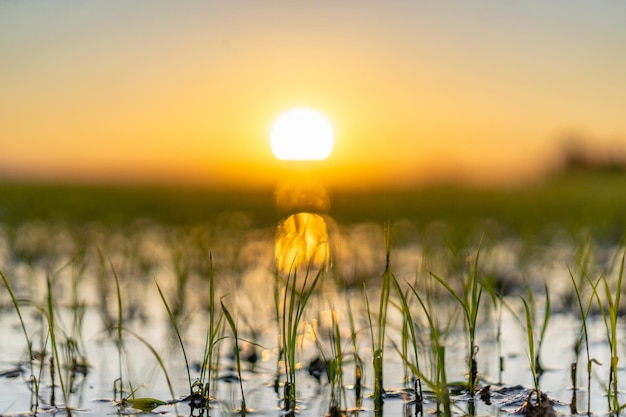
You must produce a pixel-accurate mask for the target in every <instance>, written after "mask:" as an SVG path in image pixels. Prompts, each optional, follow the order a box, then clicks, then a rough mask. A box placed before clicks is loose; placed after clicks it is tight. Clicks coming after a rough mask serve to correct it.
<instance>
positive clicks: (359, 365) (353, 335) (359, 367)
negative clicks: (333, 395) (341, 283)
mask: <svg viewBox="0 0 626 417" xmlns="http://www.w3.org/2000/svg"><path fill="white" fill-rule="evenodd" d="M345 295H346V309H347V311H348V322H349V323H350V342H351V349H352V358H353V360H354V397H355V400H354V411H359V410H361V407H362V404H363V392H362V382H361V380H362V378H363V362H362V361H361V357H360V356H359V347H358V342H357V330H356V326H355V324H354V314H353V313H352V303H351V301H350V296H349V295H348V292H347V291H346V293H345Z"/></svg>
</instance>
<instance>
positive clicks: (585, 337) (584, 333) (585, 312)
mask: <svg viewBox="0 0 626 417" xmlns="http://www.w3.org/2000/svg"><path fill="white" fill-rule="evenodd" d="M581 269H582V273H581V274H582V275H583V276H585V278H586V279H587V281H588V282H589V283H590V284H591V288H592V291H593V293H596V292H597V286H598V284H599V283H600V278H598V279H597V280H596V281H592V280H591V278H590V277H589V276H588V275H587V272H586V270H585V268H584V266H582V265H581ZM568 271H569V274H570V278H571V280H572V285H573V286H574V291H575V293H576V301H577V303H578V308H579V310H580V321H581V332H580V336H579V337H578V339H577V341H576V345H575V354H576V359H577V360H578V356H579V355H580V348H581V344H582V343H583V342H584V343H585V354H586V359H587V366H586V369H587V412H588V413H590V412H591V368H592V365H593V363H596V364H599V362H598V361H597V360H596V359H592V358H591V353H590V352H589V331H588V329H587V319H588V317H589V312H590V311H591V306H592V303H593V300H594V296H593V293H592V295H591V296H590V297H589V300H588V301H587V304H586V306H584V305H583V300H582V294H581V289H580V288H579V285H578V284H577V283H576V279H575V278H574V274H573V272H572V270H571V269H570V268H568ZM576 365H577V364H576V362H574V363H573V364H572V385H573V395H574V396H575V395H576V367H577V366H576ZM575 400H576V397H574V399H573V401H572V404H573V407H575V403H576V401H575ZM573 411H577V410H575V409H574V410H573Z"/></svg>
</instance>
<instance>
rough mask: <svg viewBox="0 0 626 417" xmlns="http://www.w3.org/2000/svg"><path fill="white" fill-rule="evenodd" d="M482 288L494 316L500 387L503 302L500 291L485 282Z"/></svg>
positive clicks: (502, 359)
mask: <svg viewBox="0 0 626 417" xmlns="http://www.w3.org/2000/svg"><path fill="white" fill-rule="evenodd" d="M483 287H484V288H485V289H486V290H487V292H488V293H489V296H490V297H491V303H492V305H493V308H494V314H495V316H496V340H495V342H496V356H497V357H498V384H499V385H502V373H503V372H504V356H503V355H502V311H503V305H504V300H503V299H502V291H499V290H497V289H496V288H494V287H493V285H491V284H490V283H489V281H486V282H485V283H484V284H483Z"/></svg>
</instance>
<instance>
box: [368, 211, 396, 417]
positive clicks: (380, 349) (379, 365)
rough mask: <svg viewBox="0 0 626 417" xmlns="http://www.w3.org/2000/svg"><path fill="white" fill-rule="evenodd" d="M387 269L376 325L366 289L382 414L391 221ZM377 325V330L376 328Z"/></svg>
mask: <svg viewBox="0 0 626 417" xmlns="http://www.w3.org/2000/svg"><path fill="white" fill-rule="evenodd" d="M384 234H385V270H384V272H383V277H382V283H381V288H380V299H379V302H378V316H377V323H376V326H374V324H373V321H372V312H371V309H370V303H369V299H368V297H367V291H365V288H364V289H363V291H364V297H365V303H366V308H367V318H368V321H369V326H370V334H371V342H372V352H373V355H374V356H373V360H372V365H373V368H374V414H375V415H376V416H382V413H383V402H384V396H385V388H384V385H383V355H384V348H385V327H386V325H387V308H388V306H389V297H390V291H391V275H392V274H391V265H390V257H391V241H390V236H389V223H385V228H384ZM374 327H376V331H375V330H374Z"/></svg>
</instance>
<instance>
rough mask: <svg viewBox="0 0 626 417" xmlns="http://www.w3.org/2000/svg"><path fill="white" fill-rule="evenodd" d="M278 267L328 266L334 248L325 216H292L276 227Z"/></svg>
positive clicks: (285, 271)
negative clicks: (329, 242) (331, 246)
mask: <svg viewBox="0 0 626 417" xmlns="http://www.w3.org/2000/svg"><path fill="white" fill-rule="evenodd" d="M275 251H276V252H275V255H276V266H277V267H278V269H279V270H280V271H282V272H284V273H289V272H291V271H293V270H297V269H300V268H308V267H312V268H319V269H328V268H329V267H330V263H331V260H330V248H329V246H328V228H327V226H326V222H325V221H324V218H323V217H321V216H319V215H317V214H311V213H297V214H293V215H291V216H289V217H288V218H287V219H286V220H284V221H283V222H281V223H280V224H279V225H278V229H277V230H276V245H275Z"/></svg>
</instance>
